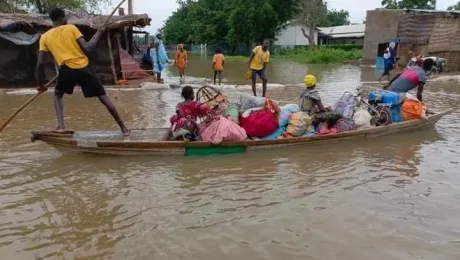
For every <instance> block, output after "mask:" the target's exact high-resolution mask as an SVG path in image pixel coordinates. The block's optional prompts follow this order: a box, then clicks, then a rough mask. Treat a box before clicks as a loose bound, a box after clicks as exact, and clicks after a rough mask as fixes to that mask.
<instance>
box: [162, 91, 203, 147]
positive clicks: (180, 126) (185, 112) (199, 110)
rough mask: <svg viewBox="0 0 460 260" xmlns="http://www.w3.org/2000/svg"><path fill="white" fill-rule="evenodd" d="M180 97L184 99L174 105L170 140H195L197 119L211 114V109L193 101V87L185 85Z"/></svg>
mask: <svg viewBox="0 0 460 260" xmlns="http://www.w3.org/2000/svg"><path fill="white" fill-rule="evenodd" d="M181 96H182V98H183V99H184V101H182V102H180V103H179V104H177V106H176V114H175V115H174V116H172V117H171V118H170V119H169V121H170V122H171V133H170V138H169V139H170V140H180V139H184V140H190V141H195V140H196V139H197V136H198V124H197V122H196V121H197V119H198V118H199V117H204V116H206V115H208V114H212V110H210V109H209V107H208V106H206V104H204V103H201V104H200V103H198V102H196V101H194V97H195V95H194V93H193V88H192V87H190V86H185V87H184V88H183V89H182V94H181Z"/></svg>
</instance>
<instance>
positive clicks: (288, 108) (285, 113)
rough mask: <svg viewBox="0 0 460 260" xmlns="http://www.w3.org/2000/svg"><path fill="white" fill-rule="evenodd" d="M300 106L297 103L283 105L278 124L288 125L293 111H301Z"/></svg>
mask: <svg viewBox="0 0 460 260" xmlns="http://www.w3.org/2000/svg"><path fill="white" fill-rule="evenodd" d="M299 111H300V107H299V106H298V105H296V104H288V105H285V106H283V107H281V112H280V115H279V118H278V124H279V125H280V126H284V127H285V126H287V125H288V123H289V119H290V118H291V115H292V113H295V112H299Z"/></svg>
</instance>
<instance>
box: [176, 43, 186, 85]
mask: <svg viewBox="0 0 460 260" xmlns="http://www.w3.org/2000/svg"><path fill="white" fill-rule="evenodd" d="M174 63H175V65H176V67H177V70H178V71H179V77H180V82H181V83H182V77H184V78H185V69H186V68H187V64H188V55H187V51H186V50H185V49H184V45H183V44H178V45H177V51H176V60H175V61H174Z"/></svg>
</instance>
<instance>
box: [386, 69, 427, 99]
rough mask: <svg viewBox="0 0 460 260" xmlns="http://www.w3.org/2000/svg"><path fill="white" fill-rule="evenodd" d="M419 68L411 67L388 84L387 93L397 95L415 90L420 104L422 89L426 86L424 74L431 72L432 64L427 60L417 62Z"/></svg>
mask: <svg viewBox="0 0 460 260" xmlns="http://www.w3.org/2000/svg"><path fill="white" fill-rule="evenodd" d="M417 64H420V65H421V66H413V67H410V68H408V69H406V70H405V71H404V72H403V73H401V75H399V76H398V77H397V78H395V79H394V81H392V82H390V86H389V87H388V90H389V91H393V92H397V93H407V92H409V91H411V90H413V89H415V88H417V99H418V100H419V101H420V102H422V101H423V100H422V99H423V97H422V92H423V87H424V86H425V84H426V81H427V77H426V74H425V72H426V71H429V70H431V68H432V67H433V62H432V61H429V60H425V61H423V63H422V61H421V60H420V61H418V62H417Z"/></svg>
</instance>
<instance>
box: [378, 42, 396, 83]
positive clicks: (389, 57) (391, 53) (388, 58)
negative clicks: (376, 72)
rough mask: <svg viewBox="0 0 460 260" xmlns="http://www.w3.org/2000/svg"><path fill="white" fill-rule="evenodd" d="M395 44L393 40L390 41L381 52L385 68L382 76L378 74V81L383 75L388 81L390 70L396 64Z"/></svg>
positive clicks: (380, 80)
mask: <svg viewBox="0 0 460 260" xmlns="http://www.w3.org/2000/svg"><path fill="white" fill-rule="evenodd" d="M395 46H396V44H395V43H394V42H390V44H389V47H388V48H387V49H385V51H384V53H383V61H384V66H385V69H384V71H383V74H382V76H380V79H379V82H382V79H383V77H385V76H388V81H389V80H390V72H391V70H392V69H393V68H394V67H395V65H396V51H395Z"/></svg>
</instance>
